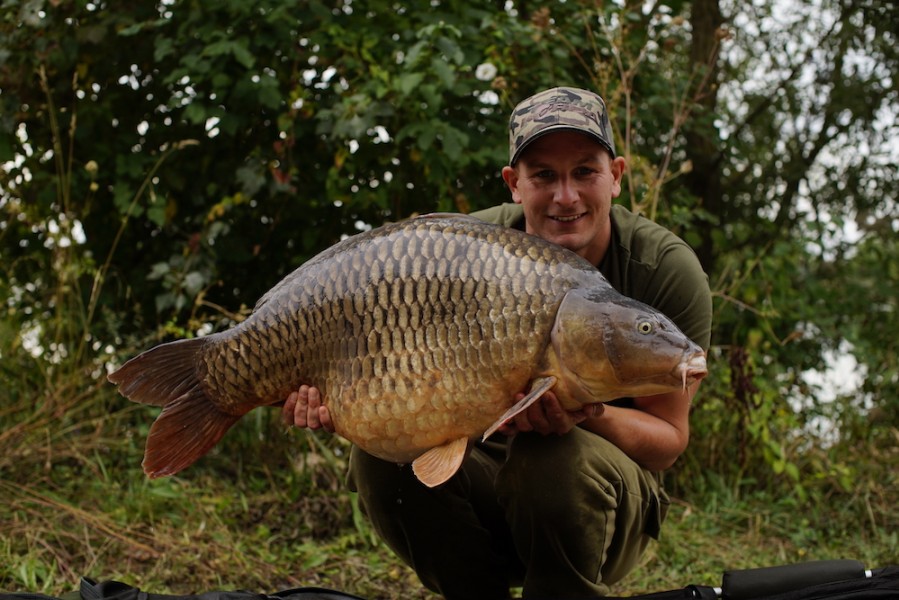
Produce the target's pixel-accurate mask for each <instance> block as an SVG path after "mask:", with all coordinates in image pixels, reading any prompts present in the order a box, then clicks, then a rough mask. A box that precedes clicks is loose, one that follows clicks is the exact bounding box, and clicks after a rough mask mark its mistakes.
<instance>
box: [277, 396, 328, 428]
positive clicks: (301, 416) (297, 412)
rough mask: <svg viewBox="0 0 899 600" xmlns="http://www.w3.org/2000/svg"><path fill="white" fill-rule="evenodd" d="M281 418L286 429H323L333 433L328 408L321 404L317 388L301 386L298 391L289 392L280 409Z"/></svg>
mask: <svg viewBox="0 0 899 600" xmlns="http://www.w3.org/2000/svg"><path fill="white" fill-rule="evenodd" d="M281 416H282V418H283V419H284V423H286V424H287V426H288V427H290V426H291V425H292V426H295V427H303V428H309V429H313V430H315V429H324V430H325V431H327V432H328V433H334V423H333V422H332V421H331V413H330V412H328V407H327V406H325V405H324V404H322V397H321V393H319V391H318V388H315V387H310V386H308V385H301V386H300V389H299V390H297V391H295V392H291V393H290V395H289V396H287V401H286V402H285V403H284V407H283V408H282V409H281Z"/></svg>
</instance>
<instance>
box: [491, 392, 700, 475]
mask: <svg viewBox="0 0 899 600" xmlns="http://www.w3.org/2000/svg"><path fill="white" fill-rule="evenodd" d="M698 388H699V382H696V383H694V384H693V385H692V386H690V387H688V388H687V389H686V391H677V392H669V393H667V394H659V395H657V396H647V397H643V398H634V407H633V408H625V407H621V406H612V405H609V404H590V405H587V406H584V407H583V408H581V409H579V410H575V411H566V410H565V409H563V408H562V406H561V404H560V403H559V401H558V399H557V398H556V396H555V394H553V392H552V391H549V392H547V393H546V394H544V395H543V397H542V398H541V399H540V401H539V402H535V403H534V404H532V405H531V406H530V407H528V409H527V410H526V411H524V412H522V413H519V414H517V415H516V416H515V417H513V418H512V419H511V420H510V421H509V422H508V423H507V424H506V425H504V426H503V427H501V428H500V429H499V431H500V432H501V433H504V434H506V435H511V434H514V433H516V432H518V431H536V432H538V433H541V434H543V435H550V434H558V435H564V434H566V433H568V432H569V431H570V430H571V429H572V428H574V427H575V426H578V425H579V426H581V427H583V428H584V429H586V430H588V431H592V432H593V433H595V434H597V435H601V436H602V437H604V438H606V439H607V440H609V441H610V442H612V443H613V444H615V445H616V446H617V447H618V448H620V449H621V451H622V452H624V453H625V454H626V455H627V456H628V457H630V458H631V460H633V461H634V462H636V463H637V464H638V465H640V466H641V467H643V468H644V469H649V470H650V471H662V470H664V469H667V468H668V467H670V466H671V465H673V464H674V461H675V460H677V457H678V456H680V455H681V454H682V453H683V451H684V450H685V449H686V447H687V442H688V441H689V439H690V423H689V416H690V402H691V401H692V400H693V396H694V395H695V394H696V390H697V389H698ZM522 397H523V395H522V394H519V395H518V396H517V397H516V400H518V399H521V398H522Z"/></svg>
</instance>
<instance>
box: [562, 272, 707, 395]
mask: <svg viewBox="0 0 899 600" xmlns="http://www.w3.org/2000/svg"><path fill="white" fill-rule="evenodd" d="M552 343H553V349H554V352H555V354H556V358H557V361H558V369H559V370H560V372H561V374H562V376H561V378H560V379H561V380H562V381H561V387H563V388H564V389H566V390H568V391H569V394H570V395H571V397H572V398H573V399H575V400H576V401H577V403H578V404H585V403H587V402H588V401H593V402H604V401H608V400H613V399H615V398H622V397H627V396H644V395H653V394H660V393H664V392H668V391H671V390H672V389H676V388H679V387H681V386H682V379H683V372H684V371H683V365H684V361H685V360H687V359H688V358H689V357H692V356H694V355H696V354H697V353H698V354H702V350H701V348H699V346H697V345H696V344H695V343H694V342H692V341H691V340H690V339H689V338H688V337H687V336H686V335H684V334H683V333H682V332H681V331H680V329H678V328H677V326H676V325H675V324H674V323H673V322H672V321H671V320H670V319H669V318H668V317H666V316H665V315H663V314H662V313H660V312H659V311H657V310H655V309H653V308H652V307H650V306H647V305H645V304H643V303H641V302H638V301H636V300H633V299H631V298H628V297H626V296H622V295H621V294H619V293H618V292H616V291H615V290H614V289H611V288H610V289H605V290H597V289H575V290H572V291H570V292H569V293H568V294H567V295H566V296H565V298H564V299H563V300H562V303H561V305H560V306H559V312H558V314H557V316H556V323H555V326H554V328H553V333H552Z"/></svg>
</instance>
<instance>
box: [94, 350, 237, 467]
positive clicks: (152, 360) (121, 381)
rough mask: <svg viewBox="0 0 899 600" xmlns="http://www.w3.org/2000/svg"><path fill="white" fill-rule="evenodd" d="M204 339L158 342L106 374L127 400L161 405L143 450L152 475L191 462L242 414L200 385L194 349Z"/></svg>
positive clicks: (146, 465) (196, 354)
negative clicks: (225, 406) (227, 409)
mask: <svg viewBox="0 0 899 600" xmlns="http://www.w3.org/2000/svg"><path fill="white" fill-rule="evenodd" d="M206 342H207V340H206V339H205V338H197V339H192V340H179V341H177V342H171V343H168V344H162V345H160V346H156V347H155V348H151V349H150V350H147V351H146V352H144V353H143V354H140V355H139V356H136V357H134V358H132V359H131V360H129V361H128V362H126V363H125V364H124V365H122V367H121V368H120V369H119V370H117V371H116V372H114V373H112V374H110V375H109V377H108V379H109V381H110V382H112V383H114V384H116V385H118V386H119V393H121V394H122V395H123V396H125V397H126V398H128V399H129V400H132V401H134V402H140V403H141V404H151V405H153V406H161V407H163V408H162V413H160V415H159V416H158V417H157V418H156V422H155V423H153V426H152V427H151V428H150V435H149V437H148V438H147V447H146V450H145V451H144V461H143V467H144V472H145V473H146V474H147V475H149V476H150V477H152V478H156V477H164V476H166V475H174V474H175V473H177V472H178V471H180V470H182V469H184V468H186V467H188V466H190V465H191V464H193V463H194V462H195V461H196V460H197V459H199V458H200V457H201V456H203V455H204V454H206V453H207V452H209V450H210V449H211V448H212V447H213V446H215V445H216V443H218V441H219V440H220V439H222V436H223V435H225V432H226V431H228V429H230V428H231V426H232V425H234V423H236V422H237V420H238V419H240V417H241V415H232V414H229V413H226V412H223V411H222V410H220V409H219V408H218V407H217V405H216V404H215V402H214V401H213V400H212V399H211V398H210V397H209V396H208V395H207V394H206V390H205V388H204V387H203V386H202V385H201V382H200V379H199V377H198V375H197V373H198V367H199V366H200V363H199V356H198V352H199V349H200V348H201V347H202V346H203V344H205V343H206Z"/></svg>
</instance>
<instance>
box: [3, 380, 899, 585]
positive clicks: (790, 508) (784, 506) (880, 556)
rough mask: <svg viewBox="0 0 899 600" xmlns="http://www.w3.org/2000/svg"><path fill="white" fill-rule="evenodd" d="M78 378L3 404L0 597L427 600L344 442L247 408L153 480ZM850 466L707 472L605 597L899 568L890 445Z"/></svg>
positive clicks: (119, 420)
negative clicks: (223, 595)
mask: <svg viewBox="0 0 899 600" xmlns="http://www.w3.org/2000/svg"><path fill="white" fill-rule="evenodd" d="M83 380H84V381H85V382H86V383H80V384H66V385H59V386H53V385H49V386H48V387H47V388H46V389H44V390H42V391H40V392H38V393H33V394H30V395H29V394H22V395H19V396H17V395H16V394H13V395H12V396H13V397H12V402H11V403H10V404H8V405H6V407H5V408H2V409H0V420H2V423H3V425H2V427H0V497H2V498H3V502H2V503H0V590H2V591H31V592H41V593H45V594H51V595H52V594H61V593H64V592H66V591H70V590H72V589H74V588H75V587H76V585H77V582H78V580H79V578H80V577H81V576H89V577H92V578H94V579H98V580H105V579H116V580H119V581H123V582H126V583H129V584H132V585H136V586H139V587H140V588H142V589H144V590H147V591H152V592H160V593H196V592H202V591H208V590H213V589H246V590H252V591H258V592H274V591H277V590H281V589H287V588H293V587H299V586H323V587H329V588H334V589H339V590H344V591H347V592H350V593H354V594H357V595H359V596H363V597H365V598H371V599H377V598H420V599H433V598H435V596H433V595H432V594H429V593H428V592H427V591H426V590H424V589H423V588H422V587H421V586H420V584H419V583H418V581H417V579H416V577H415V575H414V573H413V572H412V571H411V570H410V569H409V568H408V567H406V566H405V565H403V564H402V563H401V562H400V561H399V560H398V559H397V558H396V557H395V556H393V555H392V554H391V553H390V552H389V551H388V550H386V549H385V548H384V546H383V545H381V544H380V543H379V542H378V541H377V539H376V537H375V536H374V534H373V532H372V531H371V530H370V529H369V528H368V525H367V523H366V521H365V519H364V517H362V516H361V515H360V513H359V511H358V507H357V506H356V504H355V502H354V498H353V496H352V495H351V494H349V493H348V492H346V490H345V489H344V488H343V484H342V481H341V477H342V472H343V469H344V467H345V465H344V460H345V455H346V446H345V445H343V444H342V443H340V442H339V441H337V440H335V439H333V438H331V437H330V436H317V435H312V434H308V433H304V432H298V431H290V432H287V431H285V430H284V428H283V427H282V426H281V425H280V424H279V423H278V414H277V412H278V411H276V410H269V411H257V412H256V413H254V415H255V416H253V417H250V418H247V419H244V421H242V422H241V423H239V424H238V426H237V427H236V429H235V430H234V431H232V432H231V433H229V434H228V435H227V436H226V437H225V439H224V440H223V441H222V442H221V443H220V444H219V446H218V447H217V448H216V449H215V450H214V451H213V452H212V453H211V454H210V455H208V456H207V457H204V458H203V459H202V460H201V461H199V462H198V463H197V464H195V465H194V466H192V467H190V468H189V469H187V470H185V471H183V472H182V473H180V474H178V475H177V476H175V477H170V478H164V479H159V480H149V479H147V478H146V477H145V476H144V475H143V473H142V471H141V469H140V460H141V455H142V450H143V448H142V446H143V442H144V439H145V436H146V433H147V429H148V427H149V424H150V422H151V421H152V418H153V414H154V413H153V410H154V409H152V408H148V407H143V406H138V405H133V404H130V403H128V402H127V401H126V400H124V399H122V398H120V397H118V396H117V395H116V394H115V392H114V391H113V390H112V389H111V386H109V385H107V384H105V383H104V382H103V381H102V379H91V378H90V377H89V376H84V377H83ZM48 381H50V380H48ZM65 381H78V379H77V378H76V379H73V378H71V377H69V378H66V379H65ZM19 383H22V382H21V381H19ZM28 383H29V385H32V386H34V385H36V384H38V383H39V382H37V381H31V382H28ZM51 383H52V382H51ZM18 389H22V388H21V387H20V388H18ZM845 458H847V460H848V462H847V464H850V465H852V469H853V474H854V481H855V485H854V486H853V488H852V489H851V490H849V491H845V490H839V489H837V488H835V487H833V486H828V485H819V486H818V487H816V488H814V489H813V492H814V493H811V494H809V493H806V494H803V495H798V494H793V493H791V492H790V490H789V488H786V487H784V486H779V487H775V491H772V489H771V486H753V485H752V484H751V483H749V482H741V483H739V484H734V483H732V482H729V481H727V480H726V479H725V478H723V477H716V476H714V475H711V474H706V476H704V477H703V478H702V479H701V480H696V481H692V482H689V483H690V485H686V482H679V486H678V487H679V488H682V489H683V490H684V493H683V494H682V495H683V496H684V497H683V498H680V499H678V500H676V501H675V502H674V504H673V506H672V510H671V512H670V514H669V518H668V521H667V523H666V526H665V528H664V529H663V534H662V539H661V540H660V542H659V543H657V544H653V545H651V546H650V549H649V551H648V552H647V554H646V556H645V559H644V561H643V563H642V564H641V566H640V567H639V568H638V569H637V570H636V571H635V572H634V573H633V574H631V575H630V576H629V577H628V578H627V579H626V580H625V581H623V582H621V584H619V585H618V586H616V588H615V589H614V590H613V593H615V594H619V595H630V594H637V593H645V592H652V591H660V590H665V589H672V588H678V587H682V586H684V585H687V584H691V583H696V584H704V585H717V584H718V583H719V582H720V579H721V574H722V572H723V571H724V570H725V569H737V568H751V567H758V566H771V565H777V564H786V563H793V562H801V561H805V560H812V559H827V558H855V559H859V560H862V561H863V562H865V563H866V564H867V565H868V566H869V567H878V566H884V565H886V564H891V563H895V561H896V556H897V548H899V537H897V531H899V527H897V525H899V515H897V514H896V512H895V510H894V507H893V506H892V505H891V503H892V502H895V499H896V498H899V493H897V491H899V475H897V473H899V450H897V448H896V445H895V444H894V445H892V446H887V447H886V448H885V449H883V448H882V449H877V448H862V449H860V450H859V451H858V452H857V454H856V455H855V456H854V457H845ZM756 488H757V489H756ZM777 489H779V490H780V491H776V490H777ZM803 498H804V499H803Z"/></svg>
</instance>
